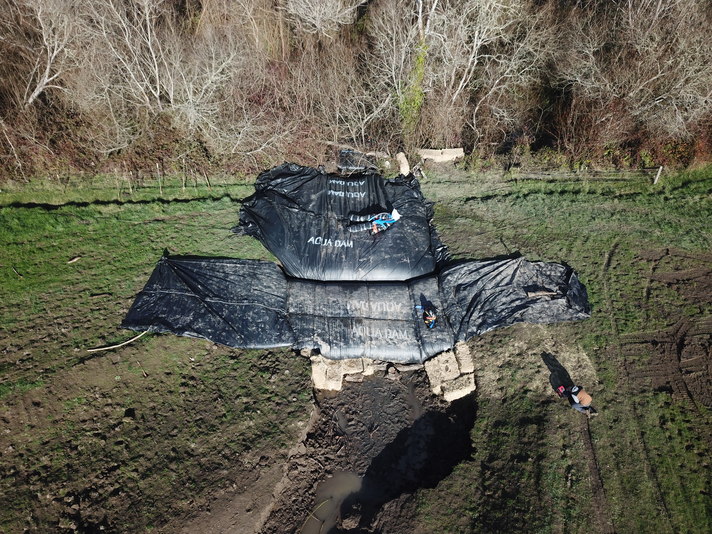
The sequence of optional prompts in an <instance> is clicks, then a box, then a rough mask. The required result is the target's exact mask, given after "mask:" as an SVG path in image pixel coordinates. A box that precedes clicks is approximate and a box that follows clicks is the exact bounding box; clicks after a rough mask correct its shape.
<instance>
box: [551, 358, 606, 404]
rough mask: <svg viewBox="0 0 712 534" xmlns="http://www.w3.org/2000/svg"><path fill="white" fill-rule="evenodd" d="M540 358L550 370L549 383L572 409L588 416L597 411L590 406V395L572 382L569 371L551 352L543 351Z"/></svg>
mask: <svg viewBox="0 0 712 534" xmlns="http://www.w3.org/2000/svg"><path fill="white" fill-rule="evenodd" d="M541 359H542V360H543V361H544V364H545V365H546V367H547V368H548V369H549V371H550V372H551V374H550V375H549V383H550V384H551V387H553V388H554V391H556V394H557V395H558V396H559V397H561V398H562V399H566V400H568V401H569V404H570V405H571V407H572V408H573V409H574V410H576V411H579V412H581V413H584V414H586V415H587V416H588V417H591V416H592V415H596V414H597V413H598V412H596V410H595V409H594V407H593V406H591V402H592V400H593V399H591V395H589V394H588V393H587V392H586V391H584V389H583V388H582V387H581V386H578V385H576V384H575V383H574V381H573V380H572V379H571V376H569V372H568V371H567V370H566V369H565V368H564V366H563V365H561V363H559V361H558V360H557V359H556V357H555V356H554V355H553V354H549V353H548V352H543V353H542V354H541Z"/></svg>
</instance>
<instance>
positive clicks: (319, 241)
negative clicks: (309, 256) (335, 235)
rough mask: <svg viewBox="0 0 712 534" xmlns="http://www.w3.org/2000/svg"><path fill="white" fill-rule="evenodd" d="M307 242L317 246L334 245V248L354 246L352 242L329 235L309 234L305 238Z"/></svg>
mask: <svg viewBox="0 0 712 534" xmlns="http://www.w3.org/2000/svg"><path fill="white" fill-rule="evenodd" d="M307 243H310V244H312V245H316V246H319V247H334V248H344V247H346V248H354V242H353V241H351V240H347V239H331V238H330V237H322V236H311V237H310V238H309V239H307Z"/></svg>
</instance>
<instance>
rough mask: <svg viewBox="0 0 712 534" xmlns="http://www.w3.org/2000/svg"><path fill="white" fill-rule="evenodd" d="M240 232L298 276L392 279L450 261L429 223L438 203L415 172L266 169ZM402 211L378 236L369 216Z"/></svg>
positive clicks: (246, 207) (296, 167) (291, 166)
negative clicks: (386, 174) (396, 174)
mask: <svg viewBox="0 0 712 534" xmlns="http://www.w3.org/2000/svg"><path fill="white" fill-rule="evenodd" d="M255 189H256V192H255V194H254V195H252V196H251V197H250V198H248V199H247V200H246V201H245V203H244V204H243V207H242V210H241V212H240V226H239V229H238V231H241V232H243V233H245V234H247V235H251V236H254V237H256V238H257V239H259V240H260V241H261V242H262V243H263V244H264V246H265V247H267V248H268V249H269V250H270V251H271V252H272V253H273V254H274V255H275V256H277V258H278V259H279V261H280V262H281V264H282V266H283V267H284V269H285V271H286V272H287V273H288V274H289V275H290V276H293V277H296V278H303V279H309V280H339V281H386V280H387V281H392V280H408V279H411V278H416V277H418V276H422V275H425V274H430V273H432V272H434V271H435V270H436V268H437V267H439V266H440V265H442V264H443V262H444V261H445V260H447V249H446V247H445V246H444V245H443V244H442V242H441V241H440V240H439V238H438V236H437V234H436V232H435V229H434V228H433V227H432V225H431V220H432V214H433V210H432V203H431V202H428V201H427V200H426V199H425V198H424V197H423V195H422V193H421V191H420V185H419V184H418V181H417V180H416V179H415V178H414V177H413V176H412V175H411V176H409V177H404V176H399V177H398V178H395V179H392V180H386V179H384V178H383V177H382V176H380V175H379V174H377V173H375V172H369V171H364V172H359V173H354V174H350V175H339V174H327V173H325V172H323V171H321V170H319V169H315V168H311V167H302V166H300V165H295V164H290V163H285V164H283V165H280V166H279V167H275V168H273V169H271V170H269V171H265V172H263V173H262V174H261V175H260V176H259V177H258V178H257V181H256V183H255ZM382 214H392V215H393V214H397V215H396V217H398V218H397V220H395V222H393V223H390V226H388V227H387V228H386V227H382V228H383V230H382V231H380V232H377V233H373V232H371V231H368V228H370V226H371V225H370V224H369V223H368V222H366V223H365V224H364V221H368V219H369V218H371V217H374V216H377V215H382Z"/></svg>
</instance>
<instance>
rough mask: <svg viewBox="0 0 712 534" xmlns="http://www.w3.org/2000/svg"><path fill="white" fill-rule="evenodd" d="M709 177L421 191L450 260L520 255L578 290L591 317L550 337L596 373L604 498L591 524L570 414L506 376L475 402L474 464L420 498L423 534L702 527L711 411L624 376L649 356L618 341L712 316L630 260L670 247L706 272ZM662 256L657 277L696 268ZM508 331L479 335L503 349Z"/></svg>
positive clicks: (710, 519)
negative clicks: (496, 390) (583, 290)
mask: <svg viewBox="0 0 712 534" xmlns="http://www.w3.org/2000/svg"><path fill="white" fill-rule="evenodd" d="M711 175H712V172H710V170H706V171H698V172H692V173H688V174H685V175H681V176H678V177H674V178H668V179H667V181H664V182H663V183H661V184H659V185H657V186H652V185H650V184H649V182H648V181H645V180H626V181H619V180H616V179H604V180H595V181H577V182H570V183H567V182H564V181H550V182H544V181H540V180H538V181H530V180H525V179H520V180H516V181H512V182H511V183H509V184H508V185H507V184H502V183H501V181H499V180H497V181H492V182H488V181H487V179H486V178H482V179H481V183H480V184H479V185H471V184H470V185H460V184H457V182H458V180H457V179H453V178H442V177H440V176H439V175H433V176H431V177H430V179H429V180H427V181H426V182H425V183H424V187H423V189H424V190H425V192H426V195H428V196H429V197H430V198H435V199H436V200H439V204H438V207H437V209H436V213H437V217H436V219H437V225H438V228H439V229H440V231H441V234H442V237H443V238H444V241H445V242H447V243H449V244H450V245H451V248H452V249H454V250H455V252H456V253H457V254H458V255H460V256H463V257H486V256H491V255H497V254H504V253H508V252H510V251H519V252H521V253H523V254H524V255H525V256H527V257H528V258H529V259H541V260H547V261H566V262H567V263H569V264H570V265H572V266H573V267H574V268H575V269H576V270H577V271H578V273H579V274H580V277H581V279H582V281H583V282H584V283H585V284H586V286H587V288H588V292H589V296H590V300H591V303H592V306H593V315H592V318H591V319H590V320H588V321H585V322H583V323H579V324H574V325H560V326H558V327H555V328H557V332H558V335H560V336H561V337H562V338H563V337H569V338H571V339H572V340H574V341H576V342H578V343H580V344H582V346H583V348H584V349H585V350H586V353H587V354H588V355H589V356H590V357H591V359H592V361H593V364H594V366H595V368H596V371H597V375H598V380H599V383H598V384H597V386H596V387H595V390H594V396H595V404H597V405H598V407H599V409H600V410H601V412H602V413H601V415H600V416H599V417H598V418H597V419H594V420H593V421H592V422H591V425H590V426H591V438H592V443H593V444H594V450H595V454H596V457H597V461H598V467H599V470H600V477H601V480H602V483H603V487H604V492H605V497H604V500H603V504H604V505H605V509H604V513H603V517H596V513H595V510H594V505H593V503H592V499H593V496H592V495H591V489H590V487H591V485H590V478H591V474H590V470H589V468H588V467H587V462H588V459H589V458H590V454H589V453H588V452H587V450H586V448H585V447H583V446H581V442H582V439H581V436H582V434H583V433H584V432H585V430H586V429H585V425H583V424H582V420H581V417H580V416H579V415H578V414H576V413H575V412H573V410H567V409H565V408H564V407H562V405H561V404H558V403H551V402H547V401H546V400H544V399H541V398H539V397H537V396H536V395H527V394H521V392H520V391H518V390H521V388H522V386H523V384H522V383H521V382H518V381H517V379H516V377H514V376H509V377H507V375H506V373H507V370H506V369H505V370H503V371H502V377H503V378H504V380H505V381H506V380H507V379H509V381H510V382H511V384H510V385H509V386H508V391H507V393H508V395H506V396H505V398H504V399H503V400H496V399H487V398H482V397H480V402H479V412H478V419H477V423H476V426H475V429H474V430H473V434H472V435H473V442H474V444H475V453H474V456H473V459H472V461H471V462H468V463H465V464H462V465H460V466H459V467H458V469H457V470H456V471H455V472H454V473H453V474H452V475H451V476H450V477H449V478H448V479H446V480H445V481H443V483H441V484H440V486H439V487H438V488H436V489H434V490H427V491H423V492H421V494H420V495H419V500H420V511H421V520H422V521H423V523H424V525H425V527H424V530H423V531H424V532H436V531H437V532H491V531H507V530H509V531H515V532H521V531H526V532H590V531H592V530H593V531H597V530H599V529H601V530H605V529H607V528H608V529H610V528H611V525H610V521H612V523H613V525H614V528H615V530H616V531H617V532H709V531H710V529H712V500H711V498H710V489H711V480H710V470H709V462H710V459H711V458H712V456H711V455H710V439H709V438H710V431H709V424H710V422H712V417H710V412H709V410H708V409H705V408H704V407H702V406H699V405H694V404H693V403H691V402H690V401H689V400H687V401H686V400H684V399H674V398H673V397H671V396H670V395H669V394H668V393H666V392H660V391H654V390H652V388H651V387H650V386H649V384H647V383H645V382H644V381H643V383H641V382H640V381H634V380H633V379H631V378H630V376H628V374H627V370H629V369H631V368H633V367H635V366H642V367H644V366H645V362H646V360H648V359H649V358H650V357H651V355H650V354H649V353H648V352H646V349H645V347H640V348H637V351H633V352H632V353H631V351H630V350H629V348H628V347H626V346H625V339H626V335H628V334H631V333H637V332H641V331H646V332H649V331H652V332H655V331H656V330H663V329H665V328H667V327H669V326H670V325H671V324H673V323H675V322H676V321H678V320H679V319H680V317H681V316H687V317H689V318H692V319H695V320H699V319H701V318H708V319H709V318H710V316H711V315H712V313H711V311H712V306H711V305H710V302H709V301H707V302H706V303H696V304H690V303H689V302H688V301H687V300H686V299H685V298H683V297H682V296H681V295H680V294H679V293H678V292H675V291H672V290H671V289H669V288H667V287H665V286H664V285H663V284H655V283H654V282H653V283H651V281H650V274H651V263H650V262H646V261H645V259H644V256H645V255H644V254H643V253H644V252H645V251H649V250H658V251H659V250H664V249H666V248H668V247H671V248H674V249H678V250H681V251H685V252H688V253H692V255H695V254H698V255H699V254H707V262H709V251H710V250H712V235H711V233H710V224H711V223H710V221H712V203H711V202H710V193H711V191H712V176H711ZM448 181H450V182H451V184H450V187H449V188H448V187H446V186H447V183H446V182H448ZM463 196H464V197H465V198H466V199H465V200H463ZM473 230H474V232H473ZM453 245H454V246H453ZM641 255H642V256H641ZM676 261H677V264H674V265H673V264H669V265H659V266H658V267H659V268H660V270H680V269H685V268H689V267H692V265H688V261H689V262H691V263H694V260H685V259H683V260H680V259H678V260H676ZM697 263H699V262H697ZM707 265H708V267H709V263H708V264H707ZM507 335H508V334H507V333H505V332H502V333H498V334H496V335H493V336H492V337H491V339H490V340H491V341H496V340H497V339H499V338H501V337H504V338H505V341H504V342H505V343H506V342H507V339H506V336H507ZM509 335H512V334H509ZM510 341H511V340H510ZM531 348H532V351H534V350H536V347H535V346H532V347H531ZM707 350H709V337H708V338H707ZM527 357H528V358H531V359H532V360H536V359H537V357H538V355H537V353H533V354H529V355H524V356H523V358H527ZM522 366H523V367H526V364H522ZM571 372H572V375H573V376H574V378H575V377H576V370H575V369H571ZM708 384H709V382H708ZM564 412H565V413H564ZM444 503H448V504H446V505H444Z"/></svg>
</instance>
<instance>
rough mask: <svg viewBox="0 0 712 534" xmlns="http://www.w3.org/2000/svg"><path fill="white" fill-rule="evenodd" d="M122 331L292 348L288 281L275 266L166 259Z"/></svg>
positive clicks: (222, 261)
mask: <svg viewBox="0 0 712 534" xmlns="http://www.w3.org/2000/svg"><path fill="white" fill-rule="evenodd" d="M122 326H123V327H125V328H130V329H132V330H148V331H150V332H172V333H174V334H178V335H179V336H189V337H200V338H205V339H210V340H212V341H215V342H217V343H221V344H223V345H228V346H230V347H243V348H268V347H283V346H290V345H292V344H293V343H294V335H293V334H292V330H291V327H290V326H289V321H288V319H287V279H286V278H285V276H284V273H283V272H282V270H281V269H280V268H279V267H278V266H277V265H275V264H274V263H270V262H262V261H254V260H236V259H228V258H199V257H185V256H183V257H169V256H167V255H164V256H163V257H162V258H161V259H160V260H159V261H158V264H157V265H156V268H155V269H154V271H153V274H151V277H150V278H149V280H148V282H147V283H146V286H145V287H144V288H143V290H142V291H141V292H140V293H139V294H138V296H137V297H136V300H135V301H134V303H133V305H132V306H131V308H130V309H129V312H128V314H127V315H126V318H125V319H124V321H123V323H122Z"/></svg>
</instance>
